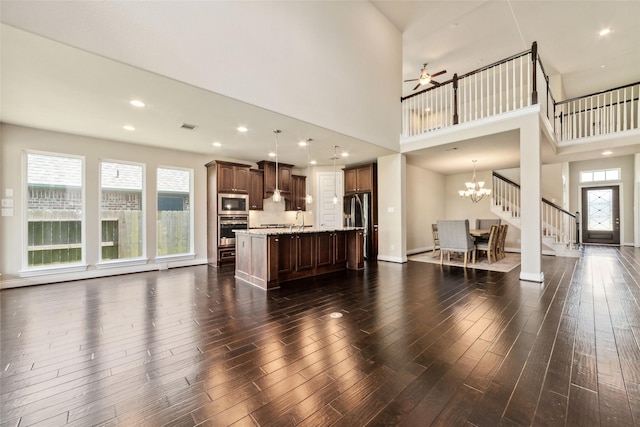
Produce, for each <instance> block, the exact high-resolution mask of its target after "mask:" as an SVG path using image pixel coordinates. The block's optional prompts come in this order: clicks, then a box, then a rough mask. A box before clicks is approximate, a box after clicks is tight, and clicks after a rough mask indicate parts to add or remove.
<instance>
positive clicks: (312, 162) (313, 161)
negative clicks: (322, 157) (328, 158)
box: [309, 160, 318, 165]
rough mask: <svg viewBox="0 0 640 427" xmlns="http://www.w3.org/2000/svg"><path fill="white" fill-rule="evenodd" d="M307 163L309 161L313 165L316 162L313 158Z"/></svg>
mask: <svg viewBox="0 0 640 427" xmlns="http://www.w3.org/2000/svg"><path fill="white" fill-rule="evenodd" d="M309 163H311V164H312V165H315V164H316V163H318V162H316V161H315V160H311V161H310V162H309Z"/></svg>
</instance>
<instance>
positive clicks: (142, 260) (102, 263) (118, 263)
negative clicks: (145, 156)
mask: <svg viewBox="0 0 640 427" xmlns="http://www.w3.org/2000/svg"><path fill="white" fill-rule="evenodd" d="M103 163H121V164H124V165H133V166H141V167H142V195H141V196H140V197H141V198H142V200H141V204H142V255H141V256H139V257H134V258H119V259H113V260H103V259H102V164H103ZM98 182H99V184H98V193H99V196H98V243H97V244H98V263H97V264H96V268H98V269H103V268H113V267H126V266H132V265H143V264H146V263H147V262H148V261H149V259H148V258H147V169H146V164H144V163H139V162H130V161H127V160H117V159H111V158H109V159H107V158H104V159H100V160H99V161H98Z"/></svg>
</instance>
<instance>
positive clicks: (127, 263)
mask: <svg viewBox="0 0 640 427" xmlns="http://www.w3.org/2000/svg"><path fill="white" fill-rule="evenodd" d="M148 262H149V258H126V259H114V260H110V261H102V262H99V263H98V264H96V268H97V269H98V270H102V269H106V268H117V267H131V266H134V265H145V264H147V263H148Z"/></svg>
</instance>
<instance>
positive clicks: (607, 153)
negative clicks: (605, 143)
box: [602, 150, 613, 156]
mask: <svg viewBox="0 0 640 427" xmlns="http://www.w3.org/2000/svg"><path fill="white" fill-rule="evenodd" d="M611 154H613V151H609V150H607V151H603V152H602V155H603V156H610V155H611Z"/></svg>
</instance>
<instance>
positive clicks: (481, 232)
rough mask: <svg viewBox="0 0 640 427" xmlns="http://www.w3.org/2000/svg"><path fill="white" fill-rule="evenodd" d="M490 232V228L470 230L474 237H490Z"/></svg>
mask: <svg viewBox="0 0 640 427" xmlns="http://www.w3.org/2000/svg"><path fill="white" fill-rule="evenodd" d="M489 232H490V230H488V229H475V228H473V229H471V230H469V234H471V235H472V236H473V237H485V238H488V237H489Z"/></svg>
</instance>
